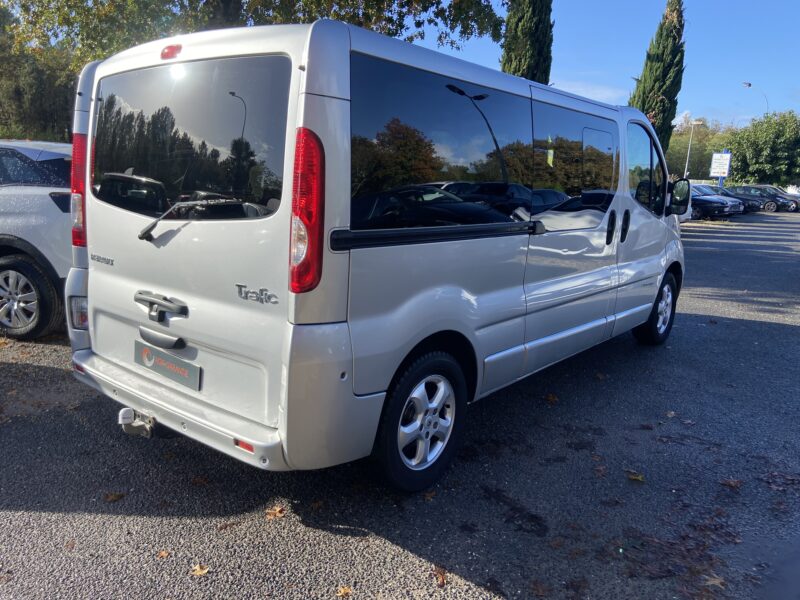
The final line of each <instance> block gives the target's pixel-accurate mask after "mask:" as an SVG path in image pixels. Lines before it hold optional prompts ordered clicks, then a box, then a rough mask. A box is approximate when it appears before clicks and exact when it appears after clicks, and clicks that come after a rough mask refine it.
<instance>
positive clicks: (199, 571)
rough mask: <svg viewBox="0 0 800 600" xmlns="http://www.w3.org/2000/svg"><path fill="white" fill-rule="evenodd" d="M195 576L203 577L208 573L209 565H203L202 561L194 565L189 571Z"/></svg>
mask: <svg viewBox="0 0 800 600" xmlns="http://www.w3.org/2000/svg"><path fill="white" fill-rule="evenodd" d="M189 573H191V574H192V575H194V576H195V577H202V576H203V575H205V574H206V573H208V567H207V566H206V565H201V564H200V563H198V564H196V565H194V566H193V567H192V570H191V571H189Z"/></svg>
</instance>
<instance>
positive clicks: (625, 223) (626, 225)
mask: <svg viewBox="0 0 800 600" xmlns="http://www.w3.org/2000/svg"><path fill="white" fill-rule="evenodd" d="M630 227H631V211H629V210H626V211H625V212H624V213H623V215H622V229H620V232H619V233H620V236H619V241H620V243H623V242H624V241H625V240H627V239H628V229H630Z"/></svg>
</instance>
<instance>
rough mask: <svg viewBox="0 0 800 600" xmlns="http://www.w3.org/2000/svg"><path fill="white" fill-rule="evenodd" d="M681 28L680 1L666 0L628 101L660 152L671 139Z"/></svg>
mask: <svg viewBox="0 0 800 600" xmlns="http://www.w3.org/2000/svg"><path fill="white" fill-rule="evenodd" d="M683 26H684V20H683V0H667V8H666V10H665V11H664V16H663V18H662V19H661V23H659V25H658V29H657V30H656V34H655V36H654V37H653V39H652V40H651V41H650V47H649V48H648V49H647V57H646V58H645V61H644V67H643V68H642V75H641V77H639V79H637V80H636V88H635V89H634V90H633V94H631V98H630V100H629V101H628V104H629V105H630V106H633V107H635V108H638V109H639V110H641V111H642V112H643V113H644V114H645V115H647V118H648V119H650V122H651V123H652V124H653V128H654V129H655V130H656V134H657V135H658V139H659V140H660V141H661V147H662V148H663V149H664V152H666V151H667V148H668V147H669V139H670V137H671V136H672V120H673V119H674V118H675V112H676V110H677V108H678V92H680V91H681V83H682V80H683V69H684V66H683V58H684V52H685V46H684V41H683Z"/></svg>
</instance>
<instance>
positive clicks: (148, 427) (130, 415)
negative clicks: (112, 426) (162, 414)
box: [117, 408, 156, 438]
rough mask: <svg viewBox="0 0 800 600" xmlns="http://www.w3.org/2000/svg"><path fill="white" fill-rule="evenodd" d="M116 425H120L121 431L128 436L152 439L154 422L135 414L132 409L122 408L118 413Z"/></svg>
mask: <svg viewBox="0 0 800 600" xmlns="http://www.w3.org/2000/svg"><path fill="white" fill-rule="evenodd" d="M117 423H119V424H120V425H122V431H124V432H125V433H127V434H128V435H139V436H142V437H145V438H151V437H153V429H154V427H155V424H156V421H155V419H154V418H153V417H148V416H147V415H142V414H139V413H137V412H136V411H135V410H133V409H132V408H123V409H122V410H120V411H119V416H118V417H117Z"/></svg>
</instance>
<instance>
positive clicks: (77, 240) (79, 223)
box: [70, 133, 87, 248]
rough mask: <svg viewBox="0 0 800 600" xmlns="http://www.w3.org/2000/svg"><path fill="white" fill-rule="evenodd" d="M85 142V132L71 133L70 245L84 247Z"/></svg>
mask: <svg viewBox="0 0 800 600" xmlns="http://www.w3.org/2000/svg"><path fill="white" fill-rule="evenodd" d="M86 142H87V136H86V134H85V133H75V134H73V135H72V195H71V196H70V209H71V212H72V245H73V246H79V247H84V248H85V247H86Z"/></svg>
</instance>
